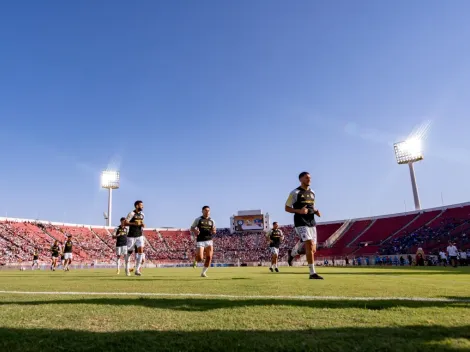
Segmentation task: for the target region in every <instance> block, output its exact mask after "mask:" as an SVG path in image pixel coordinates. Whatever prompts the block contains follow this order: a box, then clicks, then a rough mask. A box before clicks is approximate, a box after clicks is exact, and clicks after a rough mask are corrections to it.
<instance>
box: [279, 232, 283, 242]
mask: <svg viewBox="0 0 470 352" xmlns="http://www.w3.org/2000/svg"><path fill="white" fill-rule="evenodd" d="M279 231H280V232H281V241H284V232H282V230H279Z"/></svg>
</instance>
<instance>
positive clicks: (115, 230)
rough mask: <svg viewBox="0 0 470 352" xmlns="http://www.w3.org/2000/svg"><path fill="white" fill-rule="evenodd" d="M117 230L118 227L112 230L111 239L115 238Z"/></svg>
mask: <svg viewBox="0 0 470 352" xmlns="http://www.w3.org/2000/svg"><path fill="white" fill-rule="evenodd" d="M117 232H118V229H117V228H116V229H114V232H113V234H112V235H111V237H112V238H113V239H116V238H117Z"/></svg>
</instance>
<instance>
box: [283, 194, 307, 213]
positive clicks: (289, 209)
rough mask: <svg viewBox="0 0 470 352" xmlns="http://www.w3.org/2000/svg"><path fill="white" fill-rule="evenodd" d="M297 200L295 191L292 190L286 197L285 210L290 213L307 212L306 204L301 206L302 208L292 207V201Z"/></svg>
mask: <svg viewBox="0 0 470 352" xmlns="http://www.w3.org/2000/svg"><path fill="white" fill-rule="evenodd" d="M296 201H297V191H292V192H291V193H290V194H289V197H288V198H287V201H286V205H285V208H284V209H285V211H286V212H288V213H291V214H302V215H305V214H308V209H307V206H305V207H303V208H302V209H294V203H295V202H296Z"/></svg>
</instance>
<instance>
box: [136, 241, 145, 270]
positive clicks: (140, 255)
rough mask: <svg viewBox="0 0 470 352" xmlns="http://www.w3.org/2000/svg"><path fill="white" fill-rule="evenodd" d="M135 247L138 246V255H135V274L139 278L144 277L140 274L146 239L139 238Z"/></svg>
mask: <svg viewBox="0 0 470 352" xmlns="http://www.w3.org/2000/svg"><path fill="white" fill-rule="evenodd" d="M135 245H136V246H137V253H136V255H135V259H136V267H135V274H136V275H137V276H140V275H142V274H141V273H140V267H141V266H142V258H143V254H144V237H143V236H141V237H137V239H136V243H135Z"/></svg>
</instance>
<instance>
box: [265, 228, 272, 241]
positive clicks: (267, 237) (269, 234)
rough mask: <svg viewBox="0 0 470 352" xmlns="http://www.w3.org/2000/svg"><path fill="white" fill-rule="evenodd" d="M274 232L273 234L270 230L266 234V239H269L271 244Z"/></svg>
mask: <svg viewBox="0 0 470 352" xmlns="http://www.w3.org/2000/svg"><path fill="white" fill-rule="evenodd" d="M272 232H273V230H269V231H268V232H266V239H267V240H268V241H269V242H271V239H270V237H271V233H272Z"/></svg>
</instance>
